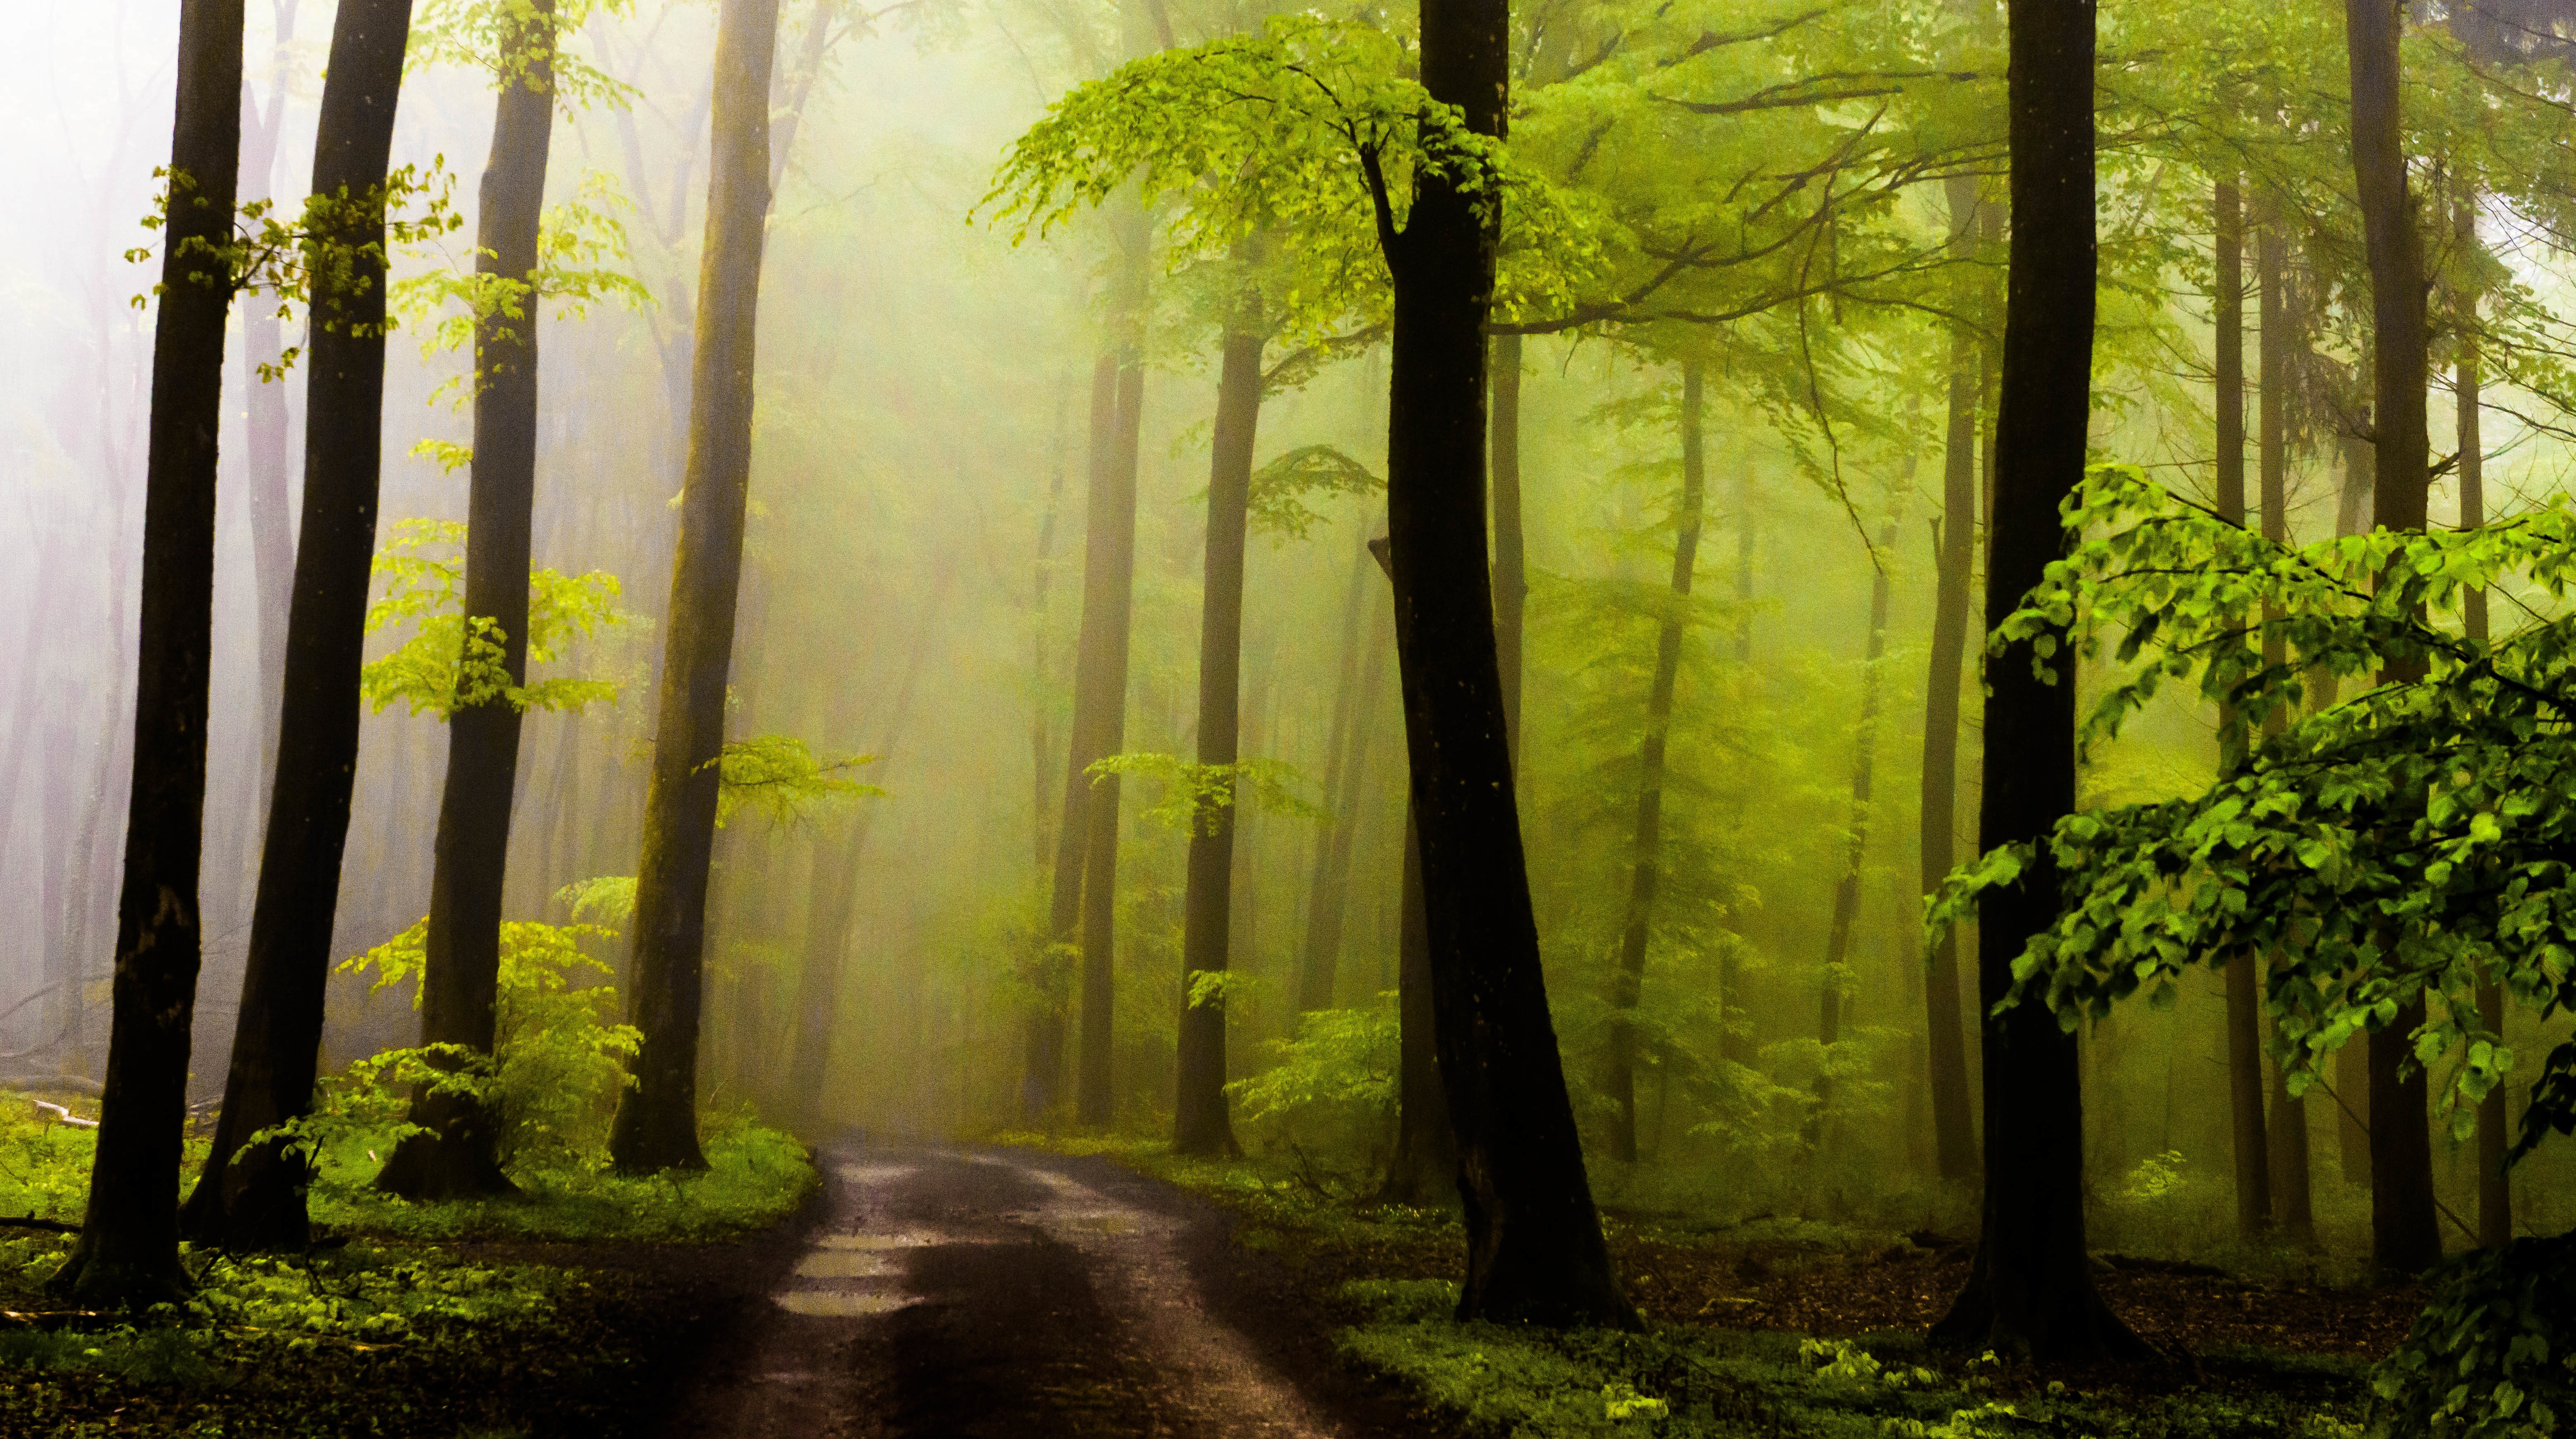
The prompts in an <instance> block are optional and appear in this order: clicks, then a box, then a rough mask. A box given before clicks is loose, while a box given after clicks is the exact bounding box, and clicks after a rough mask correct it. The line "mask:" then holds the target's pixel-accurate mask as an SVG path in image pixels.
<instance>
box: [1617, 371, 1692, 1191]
mask: <svg viewBox="0 0 2576 1439" xmlns="http://www.w3.org/2000/svg"><path fill="white" fill-rule="evenodd" d="M1704 383H1705V380H1704V377H1703V369H1702V365H1701V362H1700V361H1699V360H1697V359H1689V360H1685V361H1683V362H1682V393H1681V440H1682V491H1681V499H1680V501H1679V502H1678V503H1677V504H1676V505H1675V506H1674V507H1673V597H1672V605H1671V608H1670V609H1668V610H1667V611H1666V612H1665V613H1664V615H1663V618H1662V621H1661V623H1660V624H1658V625H1657V627H1656V631H1655V676H1654V680H1653V681H1652V684H1651V686H1650V687H1649V688H1648V690H1647V692H1646V735H1645V741H1644V743H1643V744H1641V745H1640V746H1639V747H1638V754H1637V831H1636V835H1637V838H1636V846H1635V851H1634V859H1633V861H1632V867H1631V869H1630V872H1629V879H1628V918H1627V923H1626V925H1625V926H1624V927H1623V928H1622V929H1621V931H1620V935H1619V961H1618V966H1617V968H1615V969H1614V970H1612V972H1611V980H1610V1047H1609V1057H1608V1061H1607V1063H1606V1064H1605V1066H1604V1070H1603V1075H1602V1088H1603V1089H1605V1090H1607V1091H1608V1094H1609V1099H1610V1103H1611V1106H1612V1109H1611V1117H1610V1156H1611V1157H1612V1158H1613V1159H1616V1160H1618V1161H1619V1162H1620V1163H1622V1164H1634V1163H1636V1162H1637V1087H1636V1085H1637V1081H1636V1065H1637V1022H1636V1011H1637V1001H1638V999H1639V997H1640V996H1641V994H1642V992H1643V990H1644V988H1645V980H1646V941H1647V938H1648V936H1649V934H1650V933H1651V926H1652V923H1653V920H1654V911H1655V887H1656V884H1657V882H1658V881H1660V880H1661V879H1662V877H1663V819H1664V747H1665V742H1666V740H1667V739H1668V738H1669V736H1670V732H1671V729H1672V720H1673V688H1674V684H1675V682H1676V680H1677V679H1678V678H1679V677H1680V674H1681V665H1682V640H1683V638H1684V635H1685V632H1686V628H1687V620H1688V618H1689V614H1688V606H1689V604H1690V593H1691V577H1692V576H1693V574H1694V573H1696V572H1697V570H1698V568H1699V532H1700V525H1701V522H1702V520H1703V518H1704V517H1705V515H1706V512H1707V495H1708V441H1707V436H1706V433H1705V431H1704V430H1703V427H1702V423H1701V422H1702V416H1703V414H1704V412H1705V409H1706V400H1705V398H1704V395H1703V392H1702V386H1703V384H1704Z"/></svg>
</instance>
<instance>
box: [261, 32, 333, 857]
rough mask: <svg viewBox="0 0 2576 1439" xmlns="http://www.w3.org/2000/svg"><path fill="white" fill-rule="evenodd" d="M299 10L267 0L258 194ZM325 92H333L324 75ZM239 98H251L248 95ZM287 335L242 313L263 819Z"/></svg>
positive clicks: (281, 108)
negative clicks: (271, 38) (265, 374)
mask: <svg viewBox="0 0 2576 1439" xmlns="http://www.w3.org/2000/svg"><path fill="white" fill-rule="evenodd" d="M296 7H297V0H271V4H270V11H271V13H272V15H273V16H274V18H275V22H276V23H275V25H274V26H273V29H274V30H275V32H276V37H277V47H276V50H275V52H274V56H273V61H272V63H271V65H270V67H269V82H268V101H267V103H266V104H264V105H263V106H261V107H260V110H259V113H258V114H257V115H256V116H248V115H246V116H245V117H244V121H245V129H244V133H243V137H242V174H243V176H244V177H246V178H248V179H249V180H251V181H252V182H253V183H256V184H257V185H258V186H260V188H261V189H262V190H263V191H273V190H274V189H275V187H276V180H277V138H278V131H279V130H280V129H281V128H282V127H283V124H284V121H285V118H286V91H287V83H288V74H289V64H290V61H289V53H290V52H289V42H290V41H291V40H292V39H293V37H294V34H295V11H296ZM335 24H336V22H335ZM323 86H324V88H325V89H328V88H329V86H330V79H329V77H328V76H327V75H326V76H325V77H324V78H323ZM244 98H245V100H247V98H248V91H246V90H245V91H244ZM284 329H285V327H284V326H283V325H282V324H281V323H280V322H279V321H278V318H277V310H276V307H275V306H271V305H252V306H249V307H248V308H247V309H245V310H244V311H243V313H242V355H243V358H244V360H245V361H246V362H247V363H245V364H244V366H243V374H244V379H245V381H246V382H247V385H248V389H249V393H248V394H247V395H245V396H244V397H243V399H244V402H245V409H246V411H247V413H246V420H247V423H246V424H245V425H244V427H243V434H242V439H243V448H244V449H245V450H246V451H247V452H248V455H249V464H248V465H247V466H246V467H245V469H244V478H245V479H246V480H247V481H248V489H249V500H250V545H251V588H252V593H253V594H254V595H256V596H257V600H256V603H257V605H258V610H259V620H258V625H259V697H260V729H259V740H258V754H259V780H258V788H257V789H256V790H254V791H253V792H252V795H251V803H252V805H253V806H254V807H255V808H256V810H257V811H258V812H259V813H261V814H265V813H267V806H268V795H269V789H270V787H271V786H272V785H273V784H274V783H275V781H276V777H277V727H278V712H279V708H280V706H281V705H282V704H283V702H284V695H285V682H286V630H287V624H288V619H287V610H288V608H289V607H290V606H291V605H292V604H293V603H294V593H295V531H294V529H293V523H294V517H293V516H292V515H290V514H289V513H288V508H289V506H290V504H291V503H292V502H291V500H290V499H289V497H288V494H287V484H286V423H287V421H286V390H285V377H284V376H280V377H279V378H277V379H276V380H271V381H262V380H261V379H260V378H259V367H260V366H262V365H268V366H271V367H276V366H278V365H279V364H280V360H281V357H282V355H283V353H284V350H285V344H286V341H285V337H284Z"/></svg>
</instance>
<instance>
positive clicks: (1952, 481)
mask: <svg viewBox="0 0 2576 1439" xmlns="http://www.w3.org/2000/svg"><path fill="white" fill-rule="evenodd" d="M1943 195H1944V197H1945V198H1946V199H1947V200H1948V201H1949V207H1950V244H1951V246H1952V248H1953V249H1954V250H1956V251H1958V252H1959V253H1961V254H1962V255H1963V256H1965V255H1967V254H1969V253H1972V252H1973V249H1974V247H1975V245H1976V240H1977V211H1978V203H1979V202H1978V199H1977V182H1976V181H1975V180H1974V179H1973V178H1970V177H1967V176H1959V177H1957V178H1954V179H1951V180H1950V181H1948V182H1947V183H1946V184H1945V185H1944V186H1943ZM1981 349H1982V346H1980V345H1979V344H1978V343H1977V341H1976V338H1975V336H1974V335H1973V334H1971V332H1970V331H1969V330H1968V329H1967V328H1966V327H1965V326H1961V327H1958V328H1956V329H1954V330H1952V331H1951V338H1950V383H1949V396H1948V402H1949V422H1948V426H1947V428H1946V429H1945V430H1944V431H1943V441H1942V451H1941V518H1940V520H1939V522H1938V528H1937V529H1935V530H1934V532H1933V534H1934V538H1935V540H1936V542H1937V545H1938V559H1937V570H1936V580H1935V589H1934V593H1933V599H1932V646H1931V650H1932V654H1931V674H1930V677H1929V678H1928V679H1927V680H1926V681H1925V684H1924V689H1923V783H1922V794H1921V802H1920V808H1919V810H1918V814H1919V818H1920V828H1921V835H1920V838H1919V843H1920V846H1921V849H1922V855H1923V868H1922V876H1923V892H1924V893H1925V894H1930V893H1932V892H1933V891H1934V890H1935V889H1937V888H1939V887H1940V884H1941V881H1942V880H1943V879H1945V878H1947V877H1948V876H1949V873H1950V866H1951V865H1952V863H1953V862H1954V861H1955V859H1956V855H1957V846H1958V797H1959V666H1960V663H1961V661H1962V660H1963V659H1965V658H1966V655H1967V648H1968V598H1969V591H1970V589H1971V588H1972V587H1973V586H1974V583H1975V575H1974V573H1973V572H1974V570H1975V568H1976V539H1977V536H1976V514H1977V411H1978V403H1977V402H1978V398H1979V391H1980V389H1981V388H1982V386H1981V379H1982V373H1983V370H1984V363H1983V359H1982V356H1981V354H1980V350H1981ZM1923 1014H1924V1033H1925V1046H1924V1049H1925V1057H1926V1059H1927V1061H1928V1063H1929V1067H1930V1071H1931V1074H1930V1077H1931V1081H1932V1085H1931V1088H1932V1135H1933V1160H1934V1163H1935V1165H1936V1166H1937V1168H1938V1169H1939V1171H1940V1175H1941V1177H1942V1178H1943V1179H1945V1180H1953V1181H1956V1180H1963V1179H1966V1178H1968V1177H1969V1176H1970V1174H1972V1173H1973V1172H1974V1169H1975V1165H1976V1132H1975V1130H1974V1129H1973V1128H1972V1127H1971V1123H1970V1119H1969V1114H1968V1053H1967V1044H1966V1040H1965V1036H1964V1032H1963V1030H1962V1027H1961V1022H1960V1014H1959V941H1958V937H1957V936H1956V935H1954V934H1950V933H1947V932H1944V933H1943V934H1942V935H1941V937H1940V938H1939V939H1938V940H1936V941H1935V942H1934V943H1933V946H1932V953H1931V972H1930V975H1929V978H1928V981H1927V983H1926V984H1925V987H1924V1011H1923Z"/></svg>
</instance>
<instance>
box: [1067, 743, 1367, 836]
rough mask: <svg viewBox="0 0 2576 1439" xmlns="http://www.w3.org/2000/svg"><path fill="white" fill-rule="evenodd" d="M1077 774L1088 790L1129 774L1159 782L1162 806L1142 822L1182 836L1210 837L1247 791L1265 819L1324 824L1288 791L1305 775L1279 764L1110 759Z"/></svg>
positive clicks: (1164, 756) (1165, 756)
mask: <svg viewBox="0 0 2576 1439" xmlns="http://www.w3.org/2000/svg"><path fill="white" fill-rule="evenodd" d="M1083 773H1085V774H1088V775H1090V776H1091V782H1092V783H1093V784H1098V783H1100V782H1101V781H1102V780H1105V779H1109V778H1112V777H1115V776H1119V775H1131V774H1132V775H1136V776H1138V777H1139V778H1144V779H1152V780H1159V781H1161V782H1162V785H1163V802H1162V803H1160V804H1158V805H1155V806H1154V807H1153V808H1152V809H1149V810H1147V811H1145V817H1146V818H1147V819H1150V820H1153V821H1154V822H1155V823H1157V824H1161V825H1164V826H1166V827H1168V828H1171V829H1175V830H1178V831H1180V832H1181V833H1183V834H1191V833H1206V834H1214V833H1216V827H1217V822H1218V821H1219V820H1221V819H1224V818H1226V817H1228V816H1229V814H1230V813H1231V811H1232V810H1233V808H1234V804H1235V800H1236V799H1237V797H1238V796H1239V795H1241V794H1242V793H1243V792H1245V791H1247V790H1248V791H1250V793H1251V797H1252V800H1253V802H1254V803H1255V804H1257V805H1259V806H1260V807H1261V808H1262V809H1264V810H1266V811H1268V812H1270V813H1273V814H1284V815H1290V816H1293V817H1295V818H1298V819H1312V820H1320V819H1322V818H1324V812H1323V811H1322V810H1321V809H1318V808H1317V807H1316V806H1314V805H1313V804H1311V803H1309V802H1308V801H1307V800H1306V799H1305V798H1304V797H1303V796H1301V795H1299V794H1298V793H1297V791H1296V789H1295V788H1294V786H1297V785H1301V784H1303V783H1305V781H1306V776H1305V774H1304V773H1303V772H1302V771H1300V770H1299V769H1298V768H1297V767H1296V766H1295V765H1292V764H1289V763H1287V762H1286V761H1284V760H1275V759H1247V760H1238V761H1236V762H1235V763H1233V764H1198V763H1195V762H1193V761H1190V760H1185V759H1182V758H1181V757H1180V756H1178V755H1169V754H1151V753H1147V754H1114V755H1111V756H1109V757H1108V758H1107V759H1103V760H1098V761H1095V762H1094V763H1093V764H1092V766H1091V768H1089V769H1087V770H1085V771H1083Z"/></svg>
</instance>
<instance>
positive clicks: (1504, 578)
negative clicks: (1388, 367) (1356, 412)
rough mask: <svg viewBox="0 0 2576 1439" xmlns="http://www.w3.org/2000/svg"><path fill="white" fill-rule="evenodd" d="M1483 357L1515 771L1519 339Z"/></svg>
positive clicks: (1500, 639) (1522, 608) (1499, 640)
mask: <svg viewBox="0 0 2576 1439" xmlns="http://www.w3.org/2000/svg"><path fill="white" fill-rule="evenodd" d="M1491 346H1492V355H1491V358H1490V359H1489V360H1488V361H1487V364H1488V369H1487V370H1486V383H1487V384H1488V385H1490V386H1491V387H1492V395H1493V407H1494V413H1493V417H1492V427H1493V443H1494V452H1493V455H1492V456H1491V458H1490V461H1489V464H1490V465H1491V468H1492V470H1493V487H1494V663H1495V666H1496V667H1497V668H1498V669H1500V670H1501V671H1502V675H1503V727H1504V729H1505V731H1506V732H1507V734H1508V736H1509V739H1510V742H1511V750H1512V767H1513V769H1514V771H1515V772H1516V773H1517V772H1518V770H1519V768H1520V757H1521V649H1522V635H1523V633H1524V631H1525V629H1526V625H1525V623H1524V620H1525V617H1526V615H1527V614H1528V611H1529V562H1528V559H1527V554H1528V550H1527V547H1526V546H1525V544H1524V543H1523V540H1524V535H1523V531H1522V527H1521V337H1520V336H1518V335H1496V336H1494V337H1493V340H1492V342H1491Z"/></svg>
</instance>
